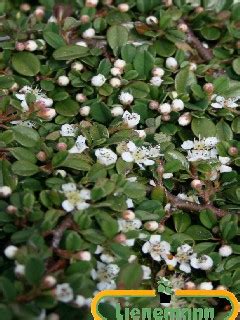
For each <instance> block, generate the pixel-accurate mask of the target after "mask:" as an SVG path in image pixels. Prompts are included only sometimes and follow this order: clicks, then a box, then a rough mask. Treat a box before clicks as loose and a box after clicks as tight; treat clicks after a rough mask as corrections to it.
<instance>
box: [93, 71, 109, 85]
mask: <svg viewBox="0 0 240 320" xmlns="http://www.w3.org/2000/svg"><path fill="white" fill-rule="evenodd" d="M91 82H92V85H93V86H94V87H101V86H103V85H104V83H105V82H106V78H105V76H104V75H103V74H100V73H99V74H98V75H97V76H94V77H92V80H91Z"/></svg>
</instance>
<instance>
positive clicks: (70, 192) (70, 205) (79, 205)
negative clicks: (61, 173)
mask: <svg viewBox="0 0 240 320" xmlns="http://www.w3.org/2000/svg"><path fill="white" fill-rule="evenodd" d="M62 190H63V192H64V195H65V197H66V198H67V200H64V201H63V203H62V207H63V209H64V210H65V211H67V212H71V211H73V210H74V209H75V208H76V209H77V210H85V209H87V208H88V207H89V206H90V204H89V203H87V202H86V201H87V200H90V199H91V192H90V190H88V189H82V190H81V191H79V190H77V186H76V185H75V183H67V184H63V185H62Z"/></svg>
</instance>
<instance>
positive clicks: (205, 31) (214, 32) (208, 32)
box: [201, 26, 221, 40]
mask: <svg viewBox="0 0 240 320" xmlns="http://www.w3.org/2000/svg"><path fill="white" fill-rule="evenodd" d="M201 34H202V35H203V37H204V38H205V39H207V40H217V39H218V38H219V37H220V36H221V32H220V30H219V29H218V28H214V27H209V26H206V27H203V28H202V29H201Z"/></svg>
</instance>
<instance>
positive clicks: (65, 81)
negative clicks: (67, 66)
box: [57, 76, 70, 87]
mask: <svg viewBox="0 0 240 320" xmlns="http://www.w3.org/2000/svg"><path fill="white" fill-rule="evenodd" d="M69 82H70V80H69V78H68V77H67V76H60V77H59V78H58V79H57V83H58V84H59V85H60V86H61V87H66V86H67V85H68V84H69Z"/></svg>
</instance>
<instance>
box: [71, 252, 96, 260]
mask: <svg viewBox="0 0 240 320" xmlns="http://www.w3.org/2000/svg"><path fill="white" fill-rule="evenodd" d="M75 257H76V258H77V259H79V260H81V261H91V259H92V256H91V253H90V252H89V251H80V252H78V253H77V254H76V255H75Z"/></svg>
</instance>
